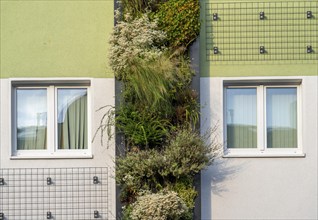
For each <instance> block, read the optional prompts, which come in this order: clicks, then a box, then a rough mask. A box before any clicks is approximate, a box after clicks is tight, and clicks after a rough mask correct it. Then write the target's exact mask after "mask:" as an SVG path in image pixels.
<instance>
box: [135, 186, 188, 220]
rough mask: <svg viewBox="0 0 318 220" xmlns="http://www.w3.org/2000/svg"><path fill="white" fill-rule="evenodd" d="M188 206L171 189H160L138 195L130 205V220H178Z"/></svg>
mask: <svg viewBox="0 0 318 220" xmlns="http://www.w3.org/2000/svg"><path fill="white" fill-rule="evenodd" d="M187 210H188V207H187V206H186V204H185V203H184V201H183V200H182V199H181V198H180V197H179V196H178V194H177V193H176V192H173V191H161V192H159V193H150V194H146V195H142V196H140V197H138V199H137V201H136V202H135V203H134V204H133V205H132V211H131V215H130V217H131V219H132V220H149V219H152V220H167V219H168V220H169V219H170V220H178V219H183V217H184V215H185V214H186V213H187Z"/></svg>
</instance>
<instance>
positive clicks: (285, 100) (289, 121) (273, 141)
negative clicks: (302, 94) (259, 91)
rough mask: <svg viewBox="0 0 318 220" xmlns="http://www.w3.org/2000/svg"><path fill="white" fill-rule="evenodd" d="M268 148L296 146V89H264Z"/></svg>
mask: <svg viewBox="0 0 318 220" xmlns="http://www.w3.org/2000/svg"><path fill="white" fill-rule="evenodd" d="M266 124H267V147H268V148H296V147H297V89H296V88H267V89H266Z"/></svg>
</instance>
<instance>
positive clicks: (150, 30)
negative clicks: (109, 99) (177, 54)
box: [109, 14, 166, 79]
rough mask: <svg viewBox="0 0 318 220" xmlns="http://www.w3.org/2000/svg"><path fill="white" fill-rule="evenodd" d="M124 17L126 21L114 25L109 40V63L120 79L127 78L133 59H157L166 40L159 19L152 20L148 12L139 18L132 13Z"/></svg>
mask: <svg viewBox="0 0 318 220" xmlns="http://www.w3.org/2000/svg"><path fill="white" fill-rule="evenodd" d="M124 17H125V19H124V21H119V22H118V23H117V25H116V26H115V27H114V30H113V33H112V35H111V37H110V41H109V42H110V45H111V49H110V53H109V63H110V66H111V67H112V69H113V70H114V72H115V76H116V77H117V78H118V79H125V71H126V70H127V68H128V67H129V66H130V64H131V61H132V59H135V58H136V57H139V58H141V59H143V60H153V59H157V58H158V57H159V56H160V55H161V54H162V51H163V50H164V43H165V41H166V34H165V32H164V31H161V30H159V29H158V24H157V21H156V20H153V21H150V19H149V18H148V15H147V14H144V15H142V16H141V17H140V18H137V19H133V18H132V16H131V15H130V14H125V15H124ZM141 33H142V34H141Z"/></svg>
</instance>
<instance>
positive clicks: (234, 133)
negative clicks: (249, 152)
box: [226, 88, 257, 148]
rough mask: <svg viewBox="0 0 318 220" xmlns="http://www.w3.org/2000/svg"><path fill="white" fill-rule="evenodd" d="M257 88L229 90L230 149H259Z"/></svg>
mask: <svg viewBox="0 0 318 220" xmlns="http://www.w3.org/2000/svg"><path fill="white" fill-rule="evenodd" d="M256 96H257V95H256V88H227V90H226V100H227V101H226V124H227V138H226V144H227V147H228V148H256V147H257V125H256V124H257V97H256Z"/></svg>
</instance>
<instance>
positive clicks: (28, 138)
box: [16, 89, 47, 150]
mask: <svg viewBox="0 0 318 220" xmlns="http://www.w3.org/2000/svg"><path fill="white" fill-rule="evenodd" d="M16 92H17V94H16V97H17V149H18V150H41V149H46V147H47V141H46V138H47V91H46V89H17V90H16Z"/></svg>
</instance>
